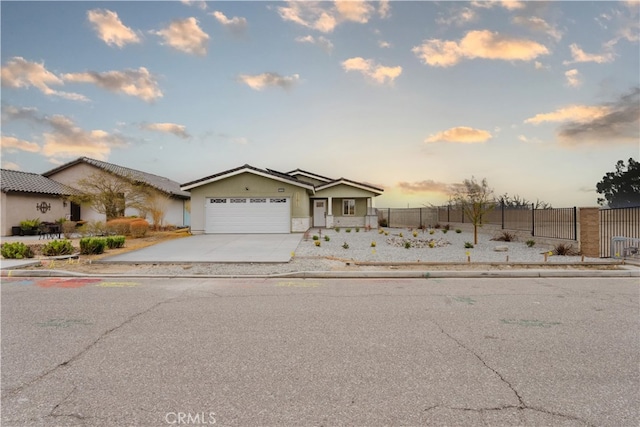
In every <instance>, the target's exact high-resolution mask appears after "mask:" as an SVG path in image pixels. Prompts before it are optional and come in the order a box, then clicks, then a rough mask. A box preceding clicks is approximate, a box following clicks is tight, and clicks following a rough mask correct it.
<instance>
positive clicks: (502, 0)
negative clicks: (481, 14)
mask: <svg viewBox="0 0 640 427" xmlns="http://www.w3.org/2000/svg"><path fill="white" fill-rule="evenodd" d="M471 5H472V6H473V7H480V8H483V9H490V8H492V7H494V6H501V7H503V8H505V9H507V10H518V9H524V7H525V6H526V5H525V2H523V1H518V0H487V1H479V0H472V1H471Z"/></svg>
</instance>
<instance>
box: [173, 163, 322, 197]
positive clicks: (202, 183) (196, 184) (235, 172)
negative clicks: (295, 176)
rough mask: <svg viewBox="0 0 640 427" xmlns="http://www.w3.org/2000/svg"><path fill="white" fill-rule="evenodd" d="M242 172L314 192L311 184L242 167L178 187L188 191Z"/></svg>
mask: <svg viewBox="0 0 640 427" xmlns="http://www.w3.org/2000/svg"><path fill="white" fill-rule="evenodd" d="M243 173H252V174H254V175H258V176H261V177H263V178H269V179H273V180H274V181H279V182H284V183H287V184H291V185H294V186H296V187H302V188H306V189H307V190H311V191H312V192H315V191H314V186H313V185H311V184H303V183H299V182H295V181H294V180H292V179H285V178H281V177H278V176H275V175H271V174H269V173H266V172H261V171H257V170H255V169H251V168H242V169H239V170H237V171H233V172H229V173H225V174H223V175H218V176H215V177H212V178H209V179H207V180H206V181H199V182H196V183H194V184H191V185H186V186H182V187H180V189H181V190H183V191H188V190H191V189H192V188H196V187H201V186H203V185H207V184H211V183H212V182H216V181H220V180H223V179H226V178H231V177H232V176H236V175H240V174H243Z"/></svg>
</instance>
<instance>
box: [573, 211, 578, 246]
mask: <svg viewBox="0 0 640 427" xmlns="http://www.w3.org/2000/svg"><path fill="white" fill-rule="evenodd" d="M573 239H574V240H578V208H577V207H576V206H574V207H573Z"/></svg>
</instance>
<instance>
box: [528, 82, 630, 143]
mask: <svg viewBox="0 0 640 427" xmlns="http://www.w3.org/2000/svg"><path fill="white" fill-rule="evenodd" d="M544 122H558V123H561V125H560V127H559V128H558V129H557V130H556V132H557V136H558V139H559V140H560V142H561V143H563V144H566V145H578V144H581V143H595V144H612V143H617V142H631V143H635V144H637V143H638V139H639V138H640V88H638V87H636V88H633V89H632V90H631V91H629V93H627V94H624V95H621V96H619V97H618V99H616V100H614V101H613V102H609V103H604V104H602V105H595V106H585V105H571V106H569V107H565V108H560V109H558V110H556V111H553V112H551V113H544V114H537V115H536V116H534V117H532V118H529V119H527V120H525V123H532V124H539V123H544Z"/></svg>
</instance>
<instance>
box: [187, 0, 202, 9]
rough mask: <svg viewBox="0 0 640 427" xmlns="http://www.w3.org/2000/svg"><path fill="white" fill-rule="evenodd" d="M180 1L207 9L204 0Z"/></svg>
mask: <svg viewBox="0 0 640 427" xmlns="http://www.w3.org/2000/svg"><path fill="white" fill-rule="evenodd" d="M180 2H181V3H182V4H185V5H187V6H196V7H197V8H198V9H201V10H207V2H206V1H204V0H180Z"/></svg>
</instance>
